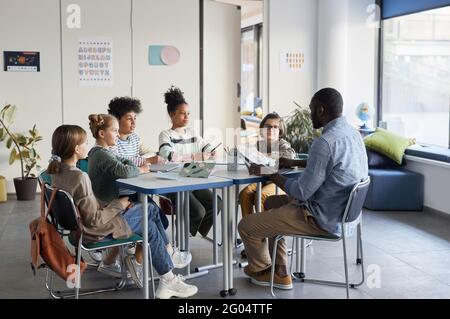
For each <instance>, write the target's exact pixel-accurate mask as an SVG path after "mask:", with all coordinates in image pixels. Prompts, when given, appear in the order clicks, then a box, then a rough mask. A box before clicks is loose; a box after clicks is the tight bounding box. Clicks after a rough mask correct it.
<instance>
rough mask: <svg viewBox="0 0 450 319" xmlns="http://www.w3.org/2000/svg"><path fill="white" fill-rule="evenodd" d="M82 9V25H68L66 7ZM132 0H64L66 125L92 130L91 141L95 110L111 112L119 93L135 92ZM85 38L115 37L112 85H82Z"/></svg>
mask: <svg viewBox="0 0 450 319" xmlns="http://www.w3.org/2000/svg"><path fill="white" fill-rule="evenodd" d="M72 3H76V4H78V5H79V6H80V8H81V28H80V29H69V28H67V26H66V21H65V20H66V17H67V16H68V14H67V13H66V8H67V6H68V5H70V4H72ZM130 12H131V2H130V0H126V1H124V0H95V1H92V0H77V1H73V0H63V1H62V7H61V13H62V17H63V24H62V50H63V84H64V85H63V87H64V91H63V97H64V99H63V100H64V109H63V112H64V113H63V114H64V124H77V125H80V126H81V127H83V128H84V129H85V130H86V131H87V132H88V137H89V144H90V145H93V144H94V142H95V140H94V138H93V137H92V135H91V133H90V131H89V121H88V116H89V114H91V113H108V112H107V111H108V103H109V101H110V100H111V99H112V98H113V97H115V96H122V95H127V96H129V95H131V35H130V34H131V33H130V19H131V18H130ZM84 37H95V38H97V37H100V38H111V39H112V44H113V48H112V55H113V81H112V85H109V86H80V84H79V80H78V45H79V44H78V40H79V39H80V38H84Z"/></svg>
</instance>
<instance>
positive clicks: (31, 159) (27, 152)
mask: <svg viewBox="0 0 450 319" xmlns="http://www.w3.org/2000/svg"><path fill="white" fill-rule="evenodd" d="M15 113H16V106H14V105H9V104H8V105H6V106H4V107H3V109H2V110H1V111H0V142H2V141H5V140H6V147H7V148H8V149H11V153H10V155H9V164H10V165H12V164H13V163H14V162H15V161H16V160H20V168H21V177H16V178H14V187H15V189H16V194H17V199H18V200H33V199H34V197H35V195H36V186H37V179H36V175H35V174H33V171H34V170H39V169H40V167H39V165H38V161H39V160H40V159H41V158H40V156H39V154H38V153H37V151H36V143H37V142H39V141H41V140H42V136H40V135H39V132H38V131H37V129H36V125H34V126H33V128H32V129H31V130H28V132H27V133H26V134H21V133H14V132H12V131H11V128H10V127H11V125H12V124H13V123H14V119H15Z"/></svg>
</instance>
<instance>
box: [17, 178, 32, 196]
mask: <svg viewBox="0 0 450 319" xmlns="http://www.w3.org/2000/svg"><path fill="white" fill-rule="evenodd" d="M14 187H15V188H16V195H17V200H34V199H35V197H36V187H37V178H36V177H25V178H22V177H16V178H14Z"/></svg>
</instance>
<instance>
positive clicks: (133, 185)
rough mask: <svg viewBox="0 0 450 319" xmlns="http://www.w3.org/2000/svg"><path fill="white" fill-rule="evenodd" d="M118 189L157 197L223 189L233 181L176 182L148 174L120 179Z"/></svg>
mask: <svg viewBox="0 0 450 319" xmlns="http://www.w3.org/2000/svg"><path fill="white" fill-rule="evenodd" d="M116 184H117V186H118V187H121V188H126V189H129V190H133V191H136V192H138V193H141V194H148V195H157V194H168V193H178V192H185V191H195V190H201V189H210V188H223V187H228V186H231V185H233V181H232V180H230V179H225V178H221V177H214V176H212V177H209V178H191V177H180V178H179V179H178V180H166V179H160V178H157V177H156V174H153V173H149V174H143V175H139V176H138V177H134V178H122V179H118V180H117V181H116Z"/></svg>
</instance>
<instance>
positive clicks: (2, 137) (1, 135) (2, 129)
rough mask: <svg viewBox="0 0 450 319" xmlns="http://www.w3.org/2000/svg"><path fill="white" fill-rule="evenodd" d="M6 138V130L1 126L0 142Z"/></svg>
mask: <svg viewBox="0 0 450 319" xmlns="http://www.w3.org/2000/svg"><path fill="white" fill-rule="evenodd" d="M5 138H6V131H5V129H4V128H3V127H2V128H0V142H3V141H4V140H5Z"/></svg>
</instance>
